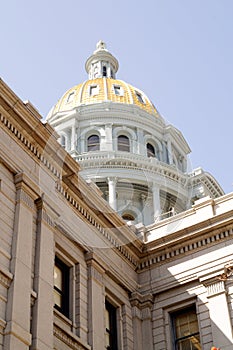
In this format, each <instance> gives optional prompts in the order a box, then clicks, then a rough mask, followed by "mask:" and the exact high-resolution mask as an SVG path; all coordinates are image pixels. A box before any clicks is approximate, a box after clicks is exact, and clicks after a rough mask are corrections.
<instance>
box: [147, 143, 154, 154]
mask: <svg viewBox="0 0 233 350" xmlns="http://www.w3.org/2000/svg"><path fill="white" fill-rule="evenodd" d="M146 149H147V157H155V148H154V146H152V144H151V143H148V144H147V145H146Z"/></svg>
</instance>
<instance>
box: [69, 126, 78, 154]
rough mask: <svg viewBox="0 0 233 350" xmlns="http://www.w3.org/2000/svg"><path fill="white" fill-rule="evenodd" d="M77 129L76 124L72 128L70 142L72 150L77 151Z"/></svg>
mask: <svg viewBox="0 0 233 350" xmlns="http://www.w3.org/2000/svg"><path fill="white" fill-rule="evenodd" d="M76 137H77V135H76V127H75V122H74V124H73V125H72V127H71V140H70V150H71V151H75V150H76Z"/></svg>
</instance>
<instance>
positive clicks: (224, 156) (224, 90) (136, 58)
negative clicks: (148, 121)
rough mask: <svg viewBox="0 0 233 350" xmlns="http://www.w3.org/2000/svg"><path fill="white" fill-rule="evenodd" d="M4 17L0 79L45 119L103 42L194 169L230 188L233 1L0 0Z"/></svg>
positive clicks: (83, 76) (0, 27) (124, 77)
mask: <svg viewBox="0 0 233 350" xmlns="http://www.w3.org/2000/svg"><path fill="white" fill-rule="evenodd" d="M0 13H1V21H0V39H1V56H0V76H1V78H2V79H3V80H4V81H5V82H6V83H7V84H8V85H9V86H10V88H11V89H13V90H14V92H15V93H16V94H17V95H18V96H19V97H20V98H21V99H22V100H30V101H31V102H32V103H33V104H34V106H35V107H36V108H37V109H38V110H39V112H40V113H41V115H42V116H43V117H44V118H45V117H46V115H47V113H48V112H49V110H50V108H51V107H52V106H53V105H54V104H55V103H56V102H57V100H58V99H59V98H60V97H61V96H62V95H63V93H64V92H65V91H66V90H67V89H69V88H71V87H72V86H74V85H77V84H79V83H81V82H83V81H84V80H86V79H87V74H86V72H85V68H84V65H85V61H86V59H87V58H88V57H89V56H90V55H91V54H92V52H93V51H94V50H95V46H96V43H97V42H98V41H99V40H100V39H102V40H104V41H105V42H106V44H107V48H108V49H109V51H110V52H111V53H112V54H113V55H115V56H116V58H117V59H118V61H119V65H120V67H119V71H118V74H117V78H119V79H122V80H124V81H126V82H128V83H130V84H132V85H133V86H135V87H137V88H139V89H141V90H143V91H144V92H145V93H146V95H147V96H148V97H149V98H150V99H151V100H152V101H153V103H154V105H155V106H156V107H157V109H158V110H159V112H160V114H161V115H162V116H163V117H164V118H165V120H166V121H167V122H168V123H170V124H173V125H174V126H175V127H177V128H178V129H179V130H180V131H181V132H182V133H183V135H184V137H185V139H186V140H187V142H188V144H189V146H190V148H191V149H192V153H191V156H190V159H191V164H192V168H197V167H199V166H201V167H202V168H203V169H204V170H206V171H208V172H210V173H211V174H212V175H213V176H214V177H215V178H216V179H217V181H218V182H219V184H220V185H221V186H222V187H223V190H224V191H225V192H226V193H227V192H231V191H233V164H232V150H233V146H232V133H233V0H144V1H137V0H114V1H113V0H99V1H92V0H89V1H81V0H65V1H64V0H63V1H62V0H40V1H33V0H7V1H3V0H2V1H0Z"/></svg>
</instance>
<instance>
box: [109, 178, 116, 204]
mask: <svg viewBox="0 0 233 350" xmlns="http://www.w3.org/2000/svg"><path fill="white" fill-rule="evenodd" d="M116 184H117V178H116V177H108V202H109V205H110V206H111V207H112V209H114V210H117V201H116Z"/></svg>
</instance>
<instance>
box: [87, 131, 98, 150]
mask: <svg viewBox="0 0 233 350" xmlns="http://www.w3.org/2000/svg"><path fill="white" fill-rule="evenodd" d="M99 149H100V138H99V136H98V135H91V136H89V137H88V139H87V151H88V152H91V151H99Z"/></svg>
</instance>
